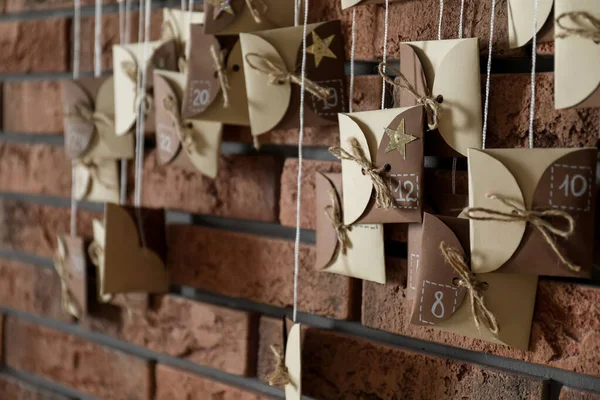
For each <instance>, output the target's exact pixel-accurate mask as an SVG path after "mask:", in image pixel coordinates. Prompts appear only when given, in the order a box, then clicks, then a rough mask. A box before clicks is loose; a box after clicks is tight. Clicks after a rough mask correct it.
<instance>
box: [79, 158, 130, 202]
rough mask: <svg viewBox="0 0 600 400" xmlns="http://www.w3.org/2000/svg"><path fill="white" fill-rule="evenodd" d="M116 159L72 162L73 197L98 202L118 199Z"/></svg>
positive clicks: (116, 200)
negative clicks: (73, 178) (73, 177)
mask: <svg viewBox="0 0 600 400" xmlns="http://www.w3.org/2000/svg"><path fill="white" fill-rule="evenodd" d="M117 164H118V163H117V161H115V160H109V159H101V160H97V161H86V162H84V161H82V162H76V163H74V164H73V172H74V175H75V182H74V183H75V190H74V194H75V198H76V199H77V200H87V201H96V202H99V203H103V202H107V201H112V202H118V201H119V171H118V166H117Z"/></svg>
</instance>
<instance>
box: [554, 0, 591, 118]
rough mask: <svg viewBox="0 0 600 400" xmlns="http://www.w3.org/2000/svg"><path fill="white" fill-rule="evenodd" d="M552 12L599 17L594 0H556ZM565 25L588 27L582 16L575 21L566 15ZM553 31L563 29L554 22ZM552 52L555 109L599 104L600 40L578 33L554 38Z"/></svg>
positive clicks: (559, 31)
mask: <svg viewBox="0 0 600 400" xmlns="http://www.w3.org/2000/svg"><path fill="white" fill-rule="evenodd" d="M555 1H556V4H555V5H554V9H555V11H554V14H555V16H559V15H561V14H562V13H568V12H576V11H585V12H588V13H589V14H591V15H593V16H595V17H596V18H600V2H599V1H597V0H578V1H567V0H555ZM564 25H566V26H567V27H572V28H582V27H587V26H588V25H587V23H586V22H585V21H584V20H583V19H578V23H577V24H574V23H573V22H571V21H569V20H568V19H567V18H565V19H564ZM556 33H557V34H561V33H563V30H562V29H561V28H560V27H558V26H556ZM554 46H555V47H556V51H555V53H556V54H555V56H554V62H555V67H554V79H555V86H554V87H555V89H554V99H555V100H554V102H555V106H556V108H557V109H561V108H569V107H600V67H599V65H600V44H599V43H597V42H594V41H593V40H592V39H585V38H581V37H578V36H569V37H566V38H556V40H555V45H554Z"/></svg>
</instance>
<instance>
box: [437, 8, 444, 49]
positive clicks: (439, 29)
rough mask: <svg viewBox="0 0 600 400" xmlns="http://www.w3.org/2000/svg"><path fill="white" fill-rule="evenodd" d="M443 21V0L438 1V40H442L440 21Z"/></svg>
mask: <svg viewBox="0 0 600 400" xmlns="http://www.w3.org/2000/svg"><path fill="white" fill-rule="evenodd" d="M443 19H444V0H440V19H439V22H438V40H442V20H443Z"/></svg>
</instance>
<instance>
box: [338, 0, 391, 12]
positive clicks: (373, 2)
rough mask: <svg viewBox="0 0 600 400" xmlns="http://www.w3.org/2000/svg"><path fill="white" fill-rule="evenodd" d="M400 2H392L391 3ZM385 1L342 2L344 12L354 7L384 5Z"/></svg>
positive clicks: (348, 0)
mask: <svg viewBox="0 0 600 400" xmlns="http://www.w3.org/2000/svg"><path fill="white" fill-rule="evenodd" d="M396 1H400V0H390V3H393V2H396ZM384 3H385V0H342V10H345V9H346V8H350V7H354V6H362V5H367V4H384Z"/></svg>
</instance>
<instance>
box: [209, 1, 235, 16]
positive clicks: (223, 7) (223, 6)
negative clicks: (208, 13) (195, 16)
mask: <svg viewBox="0 0 600 400" xmlns="http://www.w3.org/2000/svg"><path fill="white" fill-rule="evenodd" d="M208 2H209V3H210V4H212V6H213V8H214V11H213V19H217V18H219V16H220V15H221V13H222V12H223V11H225V12H226V13H228V14H231V15H235V13H234V12H233V8H231V0H208Z"/></svg>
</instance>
